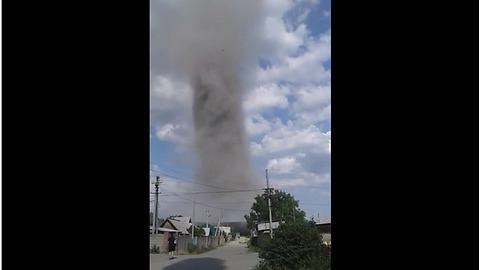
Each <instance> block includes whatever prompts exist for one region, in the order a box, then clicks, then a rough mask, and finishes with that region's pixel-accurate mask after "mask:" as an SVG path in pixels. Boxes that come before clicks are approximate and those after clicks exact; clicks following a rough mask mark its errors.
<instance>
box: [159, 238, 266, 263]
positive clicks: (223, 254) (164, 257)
mask: <svg viewBox="0 0 480 270" xmlns="http://www.w3.org/2000/svg"><path fill="white" fill-rule="evenodd" d="M245 241H246V239H245V238H243V237H242V238H240V239H238V240H235V241H232V242H229V243H227V244H226V245H225V246H222V247H218V248H216V249H214V250H211V251H209V252H206V253H203V254H197V255H178V256H176V258H175V259H174V260H168V254H150V270H163V269H164V270H194V269H209V270H250V269H252V267H254V266H255V265H256V264H257V263H258V262H259V260H260V259H259V258H258V253H254V252H248V251H247V245H246V244H245Z"/></svg>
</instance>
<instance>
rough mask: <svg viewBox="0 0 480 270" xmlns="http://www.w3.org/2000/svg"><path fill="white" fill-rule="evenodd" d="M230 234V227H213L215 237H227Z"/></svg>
mask: <svg viewBox="0 0 480 270" xmlns="http://www.w3.org/2000/svg"><path fill="white" fill-rule="evenodd" d="M231 232H232V228H231V227H226V226H220V227H215V234H216V235H220V234H223V235H229V234H231Z"/></svg>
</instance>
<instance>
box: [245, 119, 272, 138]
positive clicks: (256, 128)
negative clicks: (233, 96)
mask: <svg viewBox="0 0 480 270" xmlns="http://www.w3.org/2000/svg"><path fill="white" fill-rule="evenodd" d="M245 127H246V129H247V133H248V134H249V135H250V136H255V135H260V134H265V133H266V132H269V131H270V130H271V123H270V122H269V121H268V120H266V119H265V118H263V116H261V115H260V114H255V115H252V116H247V118H246V120H245Z"/></svg>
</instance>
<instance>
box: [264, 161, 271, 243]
mask: <svg viewBox="0 0 480 270" xmlns="http://www.w3.org/2000/svg"><path fill="white" fill-rule="evenodd" d="M265 178H266V179H267V197H268V218H269V219H270V226H269V227H270V238H273V228H272V206H271V202H270V195H271V191H270V186H269V184H268V169H265Z"/></svg>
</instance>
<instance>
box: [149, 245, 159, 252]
mask: <svg viewBox="0 0 480 270" xmlns="http://www.w3.org/2000/svg"><path fill="white" fill-rule="evenodd" d="M150 253H155V254H158V253H160V247H159V246H157V245H153V247H151V248H150Z"/></svg>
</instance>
